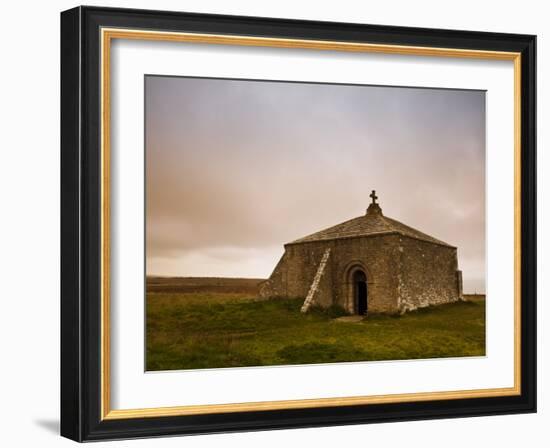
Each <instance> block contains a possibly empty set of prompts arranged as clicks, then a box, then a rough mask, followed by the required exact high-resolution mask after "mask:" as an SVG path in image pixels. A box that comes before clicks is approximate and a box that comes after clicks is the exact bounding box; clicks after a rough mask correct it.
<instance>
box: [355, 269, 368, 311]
mask: <svg viewBox="0 0 550 448" xmlns="http://www.w3.org/2000/svg"><path fill="white" fill-rule="evenodd" d="M353 289H354V293H355V294H354V295H355V311H356V313H357V314H359V315H365V314H367V310H368V300H367V298H368V291H367V276H366V275H365V273H364V272H363V271H355V272H354V273H353Z"/></svg>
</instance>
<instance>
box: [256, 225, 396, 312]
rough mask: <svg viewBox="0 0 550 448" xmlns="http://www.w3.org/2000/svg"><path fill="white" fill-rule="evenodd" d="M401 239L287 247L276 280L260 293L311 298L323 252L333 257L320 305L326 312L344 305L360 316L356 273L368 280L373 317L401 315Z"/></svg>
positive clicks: (385, 237) (390, 237)
mask: <svg viewBox="0 0 550 448" xmlns="http://www.w3.org/2000/svg"><path fill="white" fill-rule="evenodd" d="M398 242H399V237H398V235H394V234H391V235H382V236H369V237H361V238H348V239H346V238H343V239H338V240H331V241H315V242H309V243H300V244H287V245H286V246H285V253H284V255H283V256H282V257H281V260H280V261H279V263H278V264H277V266H276V268H275V269H274V271H273V274H272V275H271V277H270V278H269V280H267V281H266V282H265V283H264V284H263V285H262V287H261V289H260V294H261V295H262V296H263V297H300V298H305V297H306V295H307V293H308V291H309V288H310V286H311V283H312V281H313V278H314V276H315V273H316V272H317V268H318V266H319V263H320V261H321V258H322V255H323V252H324V251H325V249H326V248H327V247H330V248H331V255H330V258H329V261H328V264H327V266H326V269H325V273H324V275H323V277H322V280H321V283H320V288H319V291H318V293H317V296H316V298H315V302H316V304H318V305H321V306H323V307H328V306H331V305H339V306H341V307H343V308H344V309H346V310H347V311H349V312H351V313H353V312H354V303H353V286H352V283H351V276H352V274H353V271H354V269H362V270H363V271H364V272H365V274H366V275H367V286H368V311H369V312H396V311H397V287H398V279H397V276H396V274H395V273H396V270H397V268H398V265H399V254H398Z"/></svg>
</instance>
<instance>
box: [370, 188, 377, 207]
mask: <svg viewBox="0 0 550 448" xmlns="http://www.w3.org/2000/svg"><path fill="white" fill-rule="evenodd" d="M369 197H370V198H372V203H373V204H376V200H377V199H378V196H376V190H372V193H371V194H370V195H369Z"/></svg>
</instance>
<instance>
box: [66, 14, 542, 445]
mask: <svg viewBox="0 0 550 448" xmlns="http://www.w3.org/2000/svg"><path fill="white" fill-rule="evenodd" d="M535 43H536V38H535V36H531V35H517V34H497V33H487V32H473V31H450V30H439V29H419V28H404V27H393V26H379V25H376V26H374V25H363V24H350V23H330V22H309V21H294V20H283V19H267V18H256V17H232V16H217V15H204V14H188V13H176V12H165V11H142V10H124V9H109V8H96V7H78V8H75V9H71V10H68V11H65V12H63V13H62V14H61V182H62V188H61V235H62V247H61V255H62V260H61V275H62V279H61V281H62V288H61V318H62V319H61V320H62V328H61V355H62V359H61V433H62V435H63V436H65V437H68V438H71V439H74V440H77V441H90V440H100V439H118V438H134V437H152V436H159V435H177V434H182V435H183V434H196V433H209V432H228V431H246V430H259V429H277V428H296V427H312V426H327V425H341V424H359V423H370V422H386V421H399V420H414V419H432V418H448V417H462V416H478V415H496V414H510V413H527V412H535V411H536V192H535V185H536V181H535V163H536V161H535V124H536V120H535V103H536V100H535V87H536V84H535V74H536V70H535Z"/></svg>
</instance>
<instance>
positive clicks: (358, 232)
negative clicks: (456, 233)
mask: <svg viewBox="0 0 550 448" xmlns="http://www.w3.org/2000/svg"><path fill="white" fill-rule="evenodd" d="M386 234H399V235H403V236H408V237H411V238H415V239H418V240H422V241H427V242H429V243H434V244H439V245H442V246H447V247H454V246H451V245H450V244H447V243H445V242H444V241H441V240H438V239H436V238H434V237H432V236H430V235H426V234H425V233H422V232H420V231H419V230H416V229H413V228H412V227H409V226H407V225H405V224H403V223H401V222H399V221H396V220H395V219H391V218H388V217H387V216H384V215H383V214H382V210H381V209H380V207H379V205H378V204H376V203H373V204H371V205H370V206H369V208H368V210H367V213H366V214H365V215H363V216H359V217H357V218H353V219H350V220H349V221H345V222H343V223H341V224H337V225H335V226H333V227H329V228H328V229H324V230H321V231H319V232H316V233H313V234H311V235H308V236H305V237H303V238H300V239H297V240H295V241H292V242H290V243H288V244H300V243H309V242H312V241H327V240H337V239H342V238H356V237H362V236H373V235H386Z"/></svg>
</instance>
